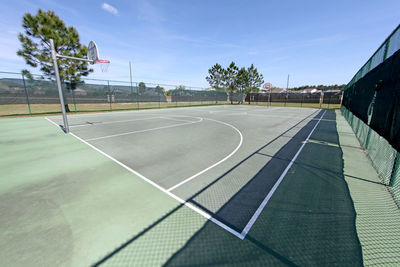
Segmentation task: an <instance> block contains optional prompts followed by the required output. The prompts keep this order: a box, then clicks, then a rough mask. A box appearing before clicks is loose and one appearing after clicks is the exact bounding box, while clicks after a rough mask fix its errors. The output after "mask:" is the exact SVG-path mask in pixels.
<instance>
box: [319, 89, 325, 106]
mask: <svg viewBox="0 0 400 267" xmlns="http://www.w3.org/2000/svg"><path fill="white" fill-rule="evenodd" d="M322 102H324V93H323V92H321V93H320V95H319V108H321V106H322Z"/></svg>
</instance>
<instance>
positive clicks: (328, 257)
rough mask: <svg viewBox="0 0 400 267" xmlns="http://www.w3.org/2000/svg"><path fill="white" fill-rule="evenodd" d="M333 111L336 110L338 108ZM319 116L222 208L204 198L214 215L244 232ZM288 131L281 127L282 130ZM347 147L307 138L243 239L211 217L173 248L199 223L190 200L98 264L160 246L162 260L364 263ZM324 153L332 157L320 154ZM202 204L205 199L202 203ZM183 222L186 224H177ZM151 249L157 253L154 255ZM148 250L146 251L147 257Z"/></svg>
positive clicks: (133, 258)
mask: <svg viewBox="0 0 400 267" xmlns="http://www.w3.org/2000/svg"><path fill="white" fill-rule="evenodd" d="M333 114H334V113H333ZM314 115H315V114H314ZM327 115H328V116H332V114H331V113H327ZM320 116H321V113H320V114H317V115H316V118H319V117H320ZM304 120H306V119H304ZM300 123H301V122H299V124H300ZM315 123H317V121H316V120H311V121H310V122H308V123H307V124H306V125H305V126H304V127H302V128H301V129H300V130H299V131H298V133H297V134H296V135H295V136H294V137H295V138H293V139H291V140H290V141H289V142H288V143H287V144H286V145H284V146H283V147H282V148H281V149H280V150H279V151H278V152H277V153H276V154H275V155H274V156H273V157H272V158H271V159H270V161H268V163H267V164H266V165H265V166H264V167H263V168H262V169H261V170H260V171H259V172H258V173H257V174H256V175H255V176H254V177H253V178H252V179H251V180H250V181H249V182H248V183H247V184H246V185H244V186H243V187H242V188H241V189H240V190H238V192H237V193H236V194H235V195H234V196H233V197H231V198H230V199H229V201H227V202H226V203H225V204H224V205H223V206H222V207H221V208H220V209H219V210H218V211H217V212H214V213H213V212H211V211H210V210H208V209H207V207H205V206H204V205H202V208H203V209H205V210H208V212H209V213H210V214H212V215H213V217H214V218H217V219H219V220H220V221H222V222H223V223H225V224H227V225H229V226H231V227H232V228H233V229H236V230H237V231H239V232H241V230H243V228H244V226H245V223H246V222H247V221H248V220H249V216H250V217H251V214H253V213H254V211H255V209H256V208H257V207H258V205H259V204H260V203H261V201H262V199H263V198H265V196H266V194H267V193H268V191H269V190H268V188H270V187H271V186H272V185H273V183H274V181H276V179H277V176H278V177H279V175H280V173H282V170H283V169H285V168H286V166H287V164H288V161H289V160H290V159H291V158H292V157H293V155H294V154H295V153H296V152H297V150H298V148H299V147H300V146H301V141H300V140H304V139H305V138H306V136H307V135H308V134H309V133H310V130H311V129H312V128H313V127H314V125H315ZM299 124H297V125H294V126H293V127H292V128H291V129H293V128H294V127H296V126H298V125H299ZM331 124H332V123H331ZM328 128H329V129H328ZM334 128H335V127H333V128H332V125H329V122H326V124H324V122H323V121H321V123H320V126H319V127H318V128H317V130H316V131H315V134H314V135H313V138H317V139H319V140H321V141H323V140H327V137H329V135H331V134H333V135H334V134H335V129H334ZM324 129H325V132H324ZM327 129H328V130H327ZM289 130H290V129H289ZM289 130H288V131H289ZM286 133H287V132H284V133H282V134H281V136H282V135H284V134H286ZM336 135H337V132H336ZM278 138H279V137H277V138H275V139H274V140H272V141H270V142H268V143H267V144H265V145H264V146H262V147H261V148H259V149H258V150H257V151H255V152H254V153H252V154H251V155H249V156H248V157H247V158H246V159H244V160H243V161H241V162H240V163H238V164H237V165H236V166H234V167H233V168H232V169H230V170H229V171H227V172H226V173H224V174H223V175H221V176H220V177H218V178H217V179H216V180H214V181H213V182H212V183H210V184H209V185H208V186H206V187H205V188H203V189H202V190H200V191H199V192H197V193H196V194H194V195H193V196H191V197H190V199H188V200H187V201H188V202H192V203H196V201H195V200H194V199H195V198H196V196H198V195H200V194H202V193H203V192H204V191H205V190H207V188H209V187H211V186H213V185H214V184H215V183H216V182H217V181H218V180H221V179H224V178H225V177H227V173H229V172H231V171H232V170H233V169H234V168H237V167H238V166H240V165H241V164H243V162H245V161H246V160H247V159H249V158H250V157H251V156H253V155H255V154H259V153H260V152H261V153H262V150H263V149H264V148H266V147H267V146H268V145H270V144H271V143H272V142H274V141H275V140H277V139H278ZM335 140H337V137H333V138H332V137H329V141H331V142H332V141H333V142H335ZM341 153H342V152H341V149H340V148H339V147H335V146H327V145H322V144H317V143H309V144H307V145H306V146H305V147H304V149H303V152H302V153H301V154H300V156H299V157H298V159H297V160H296V164H294V165H293V166H292V167H291V169H290V171H289V172H288V174H287V176H286V177H285V179H284V180H283V182H282V183H281V185H280V187H279V189H278V190H277V192H276V193H275V195H274V196H273V199H272V200H273V201H270V202H269V203H268V206H267V208H265V209H264V211H263V212H262V213H261V214H260V216H259V217H258V219H257V221H256V223H255V224H254V226H253V227H252V228H251V231H250V232H249V234H248V235H247V236H246V238H245V239H244V240H240V239H239V238H237V237H235V236H233V235H232V234H230V233H229V232H227V231H224V230H222V229H221V228H220V227H219V226H217V225H215V224H214V223H212V222H210V221H207V222H206V223H205V224H203V226H202V227H200V229H198V230H197V231H196V232H195V233H194V234H192V235H191V237H190V238H189V239H188V240H184V241H183V242H182V245H180V247H179V248H178V249H175V251H172V253H171V252H170V253H169V255H167V254H168V253H167V252H165V251H166V250H168V249H167V248H166V247H168V246H169V244H171V243H174V242H175V240H174V239H177V238H179V234H180V233H182V232H186V231H188V230H189V229H190V228H191V227H192V222H193V221H192V219H191V218H190V217H185V216H187V214H186V215H185V212H184V210H187V209H186V208H185V207H184V206H183V205H178V206H177V207H176V208H174V209H173V210H171V211H170V212H168V213H167V214H165V215H164V216H163V217H161V218H160V219H159V220H157V221H156V222H154V223H153V224H152V225H150V226H149V227H147V228H146V229H144V230H143V231H142V232H141V233H139V234H138V235H136V236H134V237H132V238H131V239H129V240H128V241H126V242H125V243H124V244H122V245H121V246H120V247H119V248H117V249H115V250H114V251H113V252H111V253H110V254H108V255H107V256H106V257H104V258H103V259H101V260H100V261H99V262H97V263H96V264H95V266H98V265H101V264H103V263H106V264H107V265H108V264H110V265H113V264H117V265H118V264H120V265H121V264H122V265H128V264H129V263H135V264H139V265H140V263H142V264H145V263H146V262H147V263H148V264H149V263H150V262H151V260H152V259H151V257H160V255H159V254H163V253H165V258H164V260H163V261H162V262H164V263H165V265H171V266H176V265H215V264H254V265H260V264H263V265H290V266H295V265H331V264H339V265H350V264H351V265H362V258H361V249H360V243H359V241H358V238H357V234H356V230H355V211H354V207H353V203H352V200H351V198H350V195H349V192H348V189H347V185H346V183H345V181H344V174H343V160H342V154H341ZM321 155H324V156H325V157H327V158H329V159H330V160H326V161H324V160H321ZM216 197H218V196H216ZM196 205H200V204H199V203H196ZM174 218H175V219H174ZM177 222H180V224H179V225H175V224H176V223H177ZM182 222H184V223H183V224H182ZM144 239H147V242H142V241H141V240H144ZM140 244H147V245H140ZM146 250H150V251H151V252H153V253H154V255H158V256H151V254H149V251H146ZM163 251H164V252H163ZM170 255H172V256H170ZM141 257H142V258H143V257H144V258H146V259H143V260H142V259H141Z"/></svg>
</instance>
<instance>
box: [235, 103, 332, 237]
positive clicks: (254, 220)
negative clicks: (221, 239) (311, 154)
mask: <svg viewBox="0 0 400 267" xmlns="http://www.w3.org/2000/svg"><path fill="white" fill-rule="evenodd" d="M325 113H326V110H325V111H324V113H323V114H322V116H321V117H320V118H319V120H318V121H317V123H316V124H315V126H314V128H313V129H312V130H311V132H310V134H309V135H308V136H307V138H306V140H304V142H303V144H302V145H301V147H300V148H299V150H298V151H297V153H296V154H295V155H294V157H293V158H292V160H291V161H290V163H289V164H288V165H287V167H286V169H285V170H284V171H283V173H282V174H281V176H280V177H279V179H278V180H277V181H276V183H275V184H274V186H273V187H272V189H271V191H269V193H268V195H267V196H266V197H265V199H264V200H263V202H262V203H261V204H260V206H259V207H258V209H257V210H256V212H255V213H254V214H253V216H252V217H251V219H250V221H249V222H248V223H247V225H246V227H245V228H244V229H243V231H242V233H241V235H242V236H243V237H246V235H247V233H248V232H249V231H250V229H251V227H252V226H253V224H254V223H255V222H256V220H257V218H258V216H260V214H261V212H262V211H263V209H264V207H265V205H267V203H268V201H269V200H270V199H271V197H272V195H273V194H274V193H275V191H276V189H277V188H278V186H279V185H280V183H281V182H282V180H283V178H285V176H286V174H287V172H288V171H289V169H290V168H291V167H292V165H293V163H294V162H295V160H296V159H297V157H298V156H299V154H300V152H301V151H302V150H303V148H304V146H305V145H306V144H307V142H308V140H309V139H310V137H311V135H312V134H313V132H314V130H315V129H316V128H317V126H318V124H319V123H320V121H321V119H322V117H323V116H324V115H325Z"/></svg>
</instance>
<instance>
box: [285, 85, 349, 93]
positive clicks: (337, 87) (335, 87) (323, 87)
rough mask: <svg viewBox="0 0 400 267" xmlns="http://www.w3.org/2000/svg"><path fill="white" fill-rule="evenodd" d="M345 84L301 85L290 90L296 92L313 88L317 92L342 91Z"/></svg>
mask: <svg viewBox="0 0 400 267" xmlns="http://www.w3.org/2000/svg"><path fill="white" fill-rule="evenodd" d="M345 86H346V84H340V85H338V84H334V85H322V84H321V85H303V86H299V87H294V88H290V90H294V91H298V90H304V89H310V88H313V89H314V88H315V89H317V90H343V89H344V87H345Z"/></svg>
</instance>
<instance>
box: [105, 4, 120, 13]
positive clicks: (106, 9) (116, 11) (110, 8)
mask: <svg viewBox="0 0 400 267" xmlns="http://www.w3.org/2000/svg"><path fill="white" fill-rule="evenodd" d="M101 8H102V9H104V10H105V11H107V12H109V13H111V14H114V15H118V9H116V8H115V7H113V6H112V5H110V4H107V3H103V5H102V6H101Z"/></svg>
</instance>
